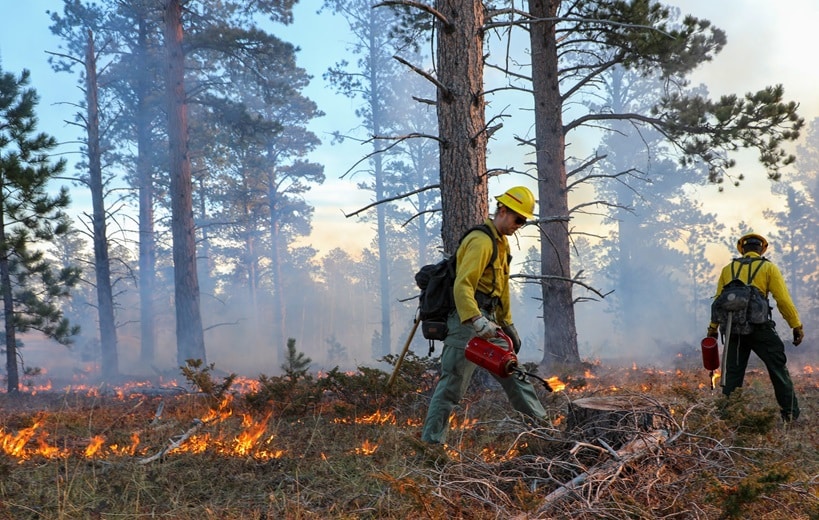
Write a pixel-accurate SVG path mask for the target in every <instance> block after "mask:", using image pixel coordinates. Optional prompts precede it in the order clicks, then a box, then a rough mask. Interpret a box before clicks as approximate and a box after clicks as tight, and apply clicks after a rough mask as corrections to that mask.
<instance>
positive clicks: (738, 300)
mask: <svg viewBox="0 0 819 520" xmlns="http://www.w3.org/2000/svg"><path fill="white" fill-rule="evenodd" d="M767 261H768V259H766V258H761V257H760V258H746V257H743V258H735V259H734V260H733V261H732V262H731V277H732V279H731V281H730V282H728V283H727V284H725V286H724V287H723V288H722V292H721V293H720V295H719V296H717V297H716V299H714V302H713V303H712V304H711V321H712V322H713V323H719V324H720V328H721V329H722V332H723V333H725V326H726V324H727V323H728V317H729V316H731V332H736V333H737V334H749V333H750V332H751V330H752V329H753V325H754V324H760V323H767V322H768V320H770V318H771V307H770V305H768V299H767V298H766V297H765V295H764V294H762V291H760V290H759V289H758V288H757V287H755V286H753V285H751V282H752V281H753V280H754V277H755V276H756V274H757V273H758V272H759V270H760V269H761V268H762V264H764V263H765V262H767ZM754 262H759V263H758V265H757V266H756V268H754ZM745 265H747V266H748V272H749V273H750V276H749V277H748V281H747V282H743V281H742V280H740V279H739V273H740V271H742V267H743V266H745ZM735 267H738V268H737V269H736V270H735V269H734V268H735ZM726 341H727V340H726Z"/></svg>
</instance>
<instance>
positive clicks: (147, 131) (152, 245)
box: [136, 17, 156, 365]
mask: <svg viewBox="0 0 819 520" xmlns="http://www.w3.org/2000/svg"><path fill="white" fill-rule="evenodd" d="M137 39H138V43H137V52H139V59H138V62H139V63H141V64H142V70H148V25H147V22H146V20H145V18H144V17H143V18H140V20H139V30H138V34H137ZM149 85H150V82H149V81H148V78H147V75H146V74H139V75H138V77H137V83H136V97H137V113H136V135H137V163H136V169H137V178H138V179H139V325H140V349H139V358H140V360H141V361H142V363H144V364H145V365H150V364H152V363H153V362H154V355H155V353H156V352H155V351H156V325H155V324H156V318H155V311H154V286H155V283H156V240H155V238H154V179H153V168H152V166H151V148H152V146H151V127H150V115H149V110H150V109H149V102H148V98H149V91H150V87H149Z"/></svg>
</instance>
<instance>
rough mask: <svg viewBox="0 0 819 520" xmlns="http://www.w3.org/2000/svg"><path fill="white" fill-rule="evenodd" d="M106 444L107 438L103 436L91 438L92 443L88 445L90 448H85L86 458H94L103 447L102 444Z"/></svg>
mask: <svg viewBox="0 0 819 520" xmlns="http://www.w3.org/2000/svg"><path fill="white" fill-rule="evenodd" d="M103 442H105V437H103V436H102V435H95V436H93V437H91V441H90V442H89V443H88V447H86V448H85V456H86V457H89V458H90V457H93V456H94V455H95V454H96V453H97V452H98V451H99V449H100V447H102V443H103Z"/></svg>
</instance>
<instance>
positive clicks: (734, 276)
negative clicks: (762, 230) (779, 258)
mask: <svg viewBox="0 0 819 520" xmlns="http://www.w3.org/2000/svg"><path fill="white" fill-rule="evenodd" d="M767 261H768V259H767V258H765V257H764V256H761V257H759V258H745V257H743V258H734V260H733V261H732V262H731V281H732V282H733V281H734V280H738V279H739V274H740V272H741V271H742V266H743V265H747V266H748V273H749V276H748V281H747V282H745V283H747V284H748V285H751V282H753V281H754V278H755V277H756V274H757V273H758V272H759V270H760V269H762V264H764V263H765V262H767ZM754 262H759V264H758V265H757V266H756V269H753V265H754ZM737 264H739V267H738V268H737V269H736V270H734V267H735V266H736V265H737Z"/></svg>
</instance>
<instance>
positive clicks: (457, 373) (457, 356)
mask: <svg viewBox="0 0 819 520" xmlns="http://www.w3.org/2000/svg"><path fill="white" fill-rule="evenodd" d="M486 316H487V317H488V318H489V319H492V316H491V315H486ZM447 327H448V328H449V332H448V334H447V337H446V339H445V340H444V348H443V350H442V351H441V378H440V379H439V380H438V384H437V386H436V387H435V391H434V393H433V394H432V400H431V401H430V403H429V410H428V411H427V417H426V419H425V420H424V428H423V430H422V432H421V440H422V441H424V442H431V443H442V442H445V440H446V433H447V430H448V429H449V416H450V414H451V413H452V410H453V409H454V408H455V406H456V405H457V404H458V403H459V402H460V401H461V399H462V398H463V396H464V394H465V393H466V390H467V388H468V387H469V382H470V380H471V379H472V374H474V373H475V369H476V368H478V366H477V365H476V364H474V363H472V362H471V361H469V360H467V359H466V356H465V355H464V350H465V349H466V344H467V343H468V342H469V340H470V339H472V338H473V337H474V336H475V330H474V328H473V327H472V324H471V323H466V324H463V323H461V321H460V318H459V317H458V313H457V312H454V311H453V312H452V313H451V314H450V315H449V319H448V320H447ZM493 341H497V342H498V344H499V345H504V346H507V344H506V342H505V341H504V340H503V339H501V338H498V339H497V340H493ZM492 376H493V377H494V378H495V379H496V380H497V381H498V383H500V385H501V387H502V388H503V391H504V392H506V396H507V397H508V398H509V402H510V403H511V404H512V408H514V409H515V410H517V411H518V412H520V413H522V414H525V415H527V416H529V417H534V418H537V419H545V417H546V410H545V409H544V408H543V405H542V404H541V403H540V400H539V399H538V396H537V393H536V392H535V388H534V386H532V383H531V382H529V381H528V380H524V381H521V380H520V379H518V378H517V377H515V376H509V377H499V376H497V375H495V374H492Z"/></svg>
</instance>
